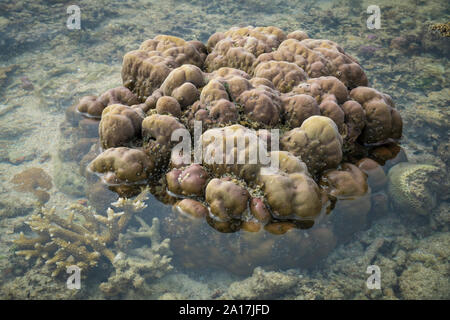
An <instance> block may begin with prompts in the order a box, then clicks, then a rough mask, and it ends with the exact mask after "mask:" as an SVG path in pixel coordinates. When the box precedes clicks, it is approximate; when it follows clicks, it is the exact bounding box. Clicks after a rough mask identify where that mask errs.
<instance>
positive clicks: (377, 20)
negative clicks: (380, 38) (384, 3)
mask: <svg viewBox="0 0 450 320" xmlns="http://www.w3.org/2000/svg"><path fill="white" fill-rule="evenodd" d="M367 13H368V14H370V16H369V17H368V18H367V21H366V24H367V28H368V29H370V30H372V29H380V28H381V10H380V7H379V6H377V5H374V4H372V5H370V6H368V7H367Z"/></svg>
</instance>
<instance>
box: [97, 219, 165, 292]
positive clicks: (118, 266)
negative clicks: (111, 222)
mask: <svg viewBox="0 0 450 320" xmlns="http://www.w3.org/2000/svg"><path fill="white" fill-rule="evenodd" d="M136 220H137V221H138V222H139V223H140V224H141V227H140V228H139V230H138V231H129V232H127V233H126V234H121V237H119V242H120V241H123V240H125V241H126V238H127V237H130V238H147V239H149V240H150V242H151V244H150V246H143V247H140V248H137V249H134V250H131V251H130V253H129V254H128V256H127V257H125V254H124V253H122V252H121V253H119V254H117V256H116V259H115V261H114V263H113V265H114V268H115V271H114V272H113V274H112V275H111V276H110V277H109V278H108V281H107V282H104V283H102V284H101V285H100V290H101V291H102V292H103V294H104V295H105V296H109V297H111V296H117V295H119V294H123V293H128V294H133V293H135V292H146V291H151V290H150V288H149V287H148V285H147V283H146V280H147V279H155V278H161V277H162V276H163V275H165V274H166V273H167V272H169V271H171V270H172V269H173V267H172V265H171V264H170V263H171V261H172V258H171V257H170V256H171V255H172V252H171V251H170V239H164V240H162V241H161V235H160V231H159V229H160V223H159V219H158V218H153V220H152V226H149V225H148V224H147V223H146V222H145V221H144V220H143V219H142V218H140V217H137V216H136ZM122 235H123V237H122Z"/></svg>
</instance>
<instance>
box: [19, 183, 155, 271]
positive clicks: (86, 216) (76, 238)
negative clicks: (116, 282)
mask: <svg viewBox="0 0 450 320" xmlns="http://www.w3.org/2000/svg"><path fill="white" fill-rule="evenodd" d="M146 195H147V189H144V190H143V191H142V192H141V193H140V194H139V195H138V196H137V197H136V198H135V199H125V198H119V200H118V201H116V202H114V203H112V205H113V206H115V207H117V208H120V209H122V210H123V211H121V212H116V211H114V210H113V209H111V208H108V210H107V212H106V214H107V215H106V216H103V215H99V214H97V213H96V212H95V210H94V209H93V208H92V207H84V206H82V205H80V204H73V205H71V206H69V207H68V210H69V215H68V217H67V218H63V217H61V216H60V215H59V214H58V212H57V211H56V209H55V208H51V209H47V208H42V211H41V213H39V214H34V215H32V216H31V218H30V220H29V221H27V222H26V223H27V224H28V225H29V226H30V228H31V230H33V231H34V232H35V233H37V235H38V237H36V238H26V237H25V236H24V235H23V233H21V234H20V237H19V239H17V240H15V241H14V244H15V246H16V249H17V250H16V254H17V255H19V256H24V257H25V259H27V260H28V259H30V258H34V257H35V258H37V264H40V263H42V262H43V261H45V264H47V265H55V270H54V271H53V272H52V276H57V275H58V274H60V272H61V271H64V270H66V268H67V267H68V266H70V265H77V266H78V267H79V268H81V269H82V270H86V269H89V268H91V267H94V266H96V265H97V264H98V261H99V260H100V258H101V257H106V258H107V259H108V260H109V261H110V262H111V263H113V262H114V260H115V257H116V254H115V253H114V251H113V250H114V242H115V241H116V240H117V239H118V237H119V234H120V233H121V232H123V231H124V230H125V228H126V227H127V225H128V223H129V221H130V219H131V218H132V217H133V216H134V214H135V213H136V212H139V211H141V210H143V209H144V208H145V207H146V206H147V205H146V204H145V203H144V201H145V200H146V199H147V197H146ZM79 217H81V218H82V219H79Z"/></svg>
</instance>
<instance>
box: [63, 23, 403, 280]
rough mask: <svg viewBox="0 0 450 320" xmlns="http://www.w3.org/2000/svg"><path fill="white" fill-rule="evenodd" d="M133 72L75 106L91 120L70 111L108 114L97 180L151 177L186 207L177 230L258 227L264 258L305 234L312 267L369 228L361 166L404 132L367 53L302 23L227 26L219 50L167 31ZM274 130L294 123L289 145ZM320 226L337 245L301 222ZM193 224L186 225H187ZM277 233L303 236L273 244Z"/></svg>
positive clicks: (148, 46)
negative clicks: (370, 75)
mask: <svg viewBox="0 0 450 320" xmlns="http://www.w3.org/2000/svg"><path fill="white" fill-rule="evenodd" d="M122 81H123V85H124V87H118V88H114V89H111V90H109V91H107V92H105V93H104V94H103V95H101V96H100V97H95V96H87V97H84V98H81V100H80V101H79V102H78V104H76V105H75V106H72V107H71V108H70V110H73V109H75V110H78V111H79V112H81V113H82V114H83V115H84V116H85V117H87V118H86V119H82V120H78V119H76V118H75V116H74V115H73V112H72V111H68V112H67V113H66V115H67V116H69V118H70V119H73V120H72V123H76V122H77V121H78V123H79V124H78V126H80V123H81V122H83V121H85V120H89V121H93V120H92V118H96V117H98V116H99V115H100V114H101V117H100V118H101V120H100V126H99V140H100V145H101V149H100V152H101V153H100V154H97V153H95V152H94V153H92V158H91V157H90V156H89V157H87V156H86V157H87V158H83V159H82V160H81V162H83V163H86V162H88V161H89V160H92V159H93V158H94V159H93V160H92V161H91V162H90V164H89V165H88V166H87V168H88V170H87V171H86V172H85V175H86V177H87V179H88V181H89V183H92V184H94V183H97V182H96V181H97V180H96V177H95V176H100V178H101V180H102V181H103V183H104V184H106V185H107V186H108V187H109V188H110V189H111V190H114V191H116V192H117V193H118V194H119V195H121V196H125V195H126V196H131V195H134V194H136V193H137V192H138V190H139V189H138V188H139V185H149V186H150V187H151V188H152V192H153V193H154V194H155V195H156V196H157V197H158V199H160V200H162V201H163V202H169V203H171V204H174V203H176V205H175V208H176V210H175V213H174V214H175V216H174V217H172V218H171V219H172V220H170V225H169V226H167V227H166V228H167V229H168V230H171V229H172V228H175V229H176V227H175V226H174V225H173V221H178V220H180V219H181V220H184V219H186V217H183V218H181V217H179V215H180V213H182V214H183V215H188V216H190V217H191V220H194V221H198V220H199V219H200V220H206V222H207V224H208V225H210V226H211V227H213V228H214V229H216V230H218V231H220V232H222V233H233V232H237V231H239V230H244V231H247V232H250V233H254V235H252V236H250V235H249V239H246V240H245V241H244V242H246V241H247V240H248V241H250V242H252V243H253V244H252V246H255V247H258V246H259V247H260V248H261V250H256V249H254V254H255V257H254V259H255V261H259V260H261V261H262V260H263V257H264V256H267V253H263V250H262V248H263V247H264V246H265V245H269V243H270V242H271V241H275V244H276V245H277V246H278V245H280V246H287V248H291V244H292V248H291V249H289V250H293V248H294V244H295V243H296V241H304V243H305V246H304V249H303V251H301V253H300V254H299V255H300V256H303V259H302V264H304V265H312V264H313V262H314V261H318V260H320V259H317V258H321V257H324V256H326V254H327V253H328V252H329V251H330V250H332V248H334V246H335V245H336V239H337V238H345V237H336V236H335V235H334V232H337V233H338V234H340V233H344V229H345V230H346V233H347V234H353V232H354V231H355V230H358V229H360V228H364V227H365V226H366V215H367V213H368V212H369V210H370V200H371V190H370V189H369V188H368V185H367V181H366V180H367V179H366V177H367V174H368V173H364V172H363V171H361V170H360V169H358V167H356V166H355V165H354V164H356V163H357V161H358V160H360V159H362V158H364V157H366V158H367V157H368V158H374V157H373V156H372V153H373V152H372V151H373V150H375V149H377V148H381V147H383V146H384V145H391V144H394V145H395V141H397V140H398V139H400V138H401V135H402V119H401V117H400V115H399V113H398V112H397V110H396V109H395V106H394V103H393V100H392V99H391V97H390V96H388V95H387V94H384V93H381V92H379V91H377V90H375V89H372V88H369V87H366V86H367V85H368V80H367V77H366V75H365V73H364V71H363V69H362V67H361V66H360V65H359V63H358V62H357V60H356V59H355V58H353V57H352V56H350V55H348V54H347V53H345V51H344V50H343V49H342V48H341V47H340V46H339V45H338V44H336V43H335V42H333V41H330V40H316V39H310V38H309V37H308V35H307V34H306V33H305V32H303V31H301V30H297V31H294V32H293V33H290V34H285V33H284V31H282V30H281V29H279V28H277V27H256V28H254V27H250V26H249V27H240V28H238V27H235V28H231V29H230V30H228V31H226V32H217V33H215V34H213V35H212V36H211V37H210V38H209V40H208V42H207V44H206V45H203V44H202V43H201V42H199V41H185V40H183V39H181V38H178V37H174V36H166V35H158V36H156V37H155V38H153V39H150V40H146V41H144V42H143V43H142V44H141V46H140V47H139V49H138V50H135V51H131V52H129V53H127V54H126V55H125V57H124V61H123V65H122ZM199 124H201V132H199V131H198V128H197V127H196V126H198V125H199ZM270 129H277V130H279V131H281V135H280V141H278V133H279V131H274V132H275V133H272V131H270ZM192 133H194V139H192ZM186 134H187V135H189V137H186ZM195 134H201V136H200V137H198V136H197V137H195ZM272 134H274V135H273V136H272ZM184 139H188V140H187V144H185V145H184V147H183V148H182V149H180V148H179V147H180V145H179V144H178V143H179V142H185V141H184ZM195 139H199V140H195ZM279 142H280V143H279ZM197 143H199V144H198V145H199V147H200V149H201V150H200V151H201V155H200V156H201V159H197V158H196V156H197V155H196V152H197V151H198V148H197V150H194V151H193V150H191V149H189V148H188V149H185V147H186V146H187V147H191V146H192V145H194V146H196V145H197ZM278 143H279V145H280V147H281V150H282V151H280V150H278ZM371 144H373V146H372V145H371ZM193 158H195V159H194V160H195V162H196V163H195V164H193V165H192V164H191V163H192V159H193ZM388 159H389V157H385V159H384V161H387V160H388ZM84 161H86V162H84ZM277 161H279V162H278V163H277V164H275V167H274V166H272V164H273V163H272V162H277ZM343 161H344V162H343ZM372 161H374V163H376V161H377V159H376V158H374V159H372ZM347 162H349V163H347ZM277 165H278V167H276V166H277ZM372 167H375V164H372ZM378 169H379V170H383V169H382V168H381V167H379V168H378ZM326 170H334V171H331V172H328V171H326ZM367 170H369V169H367ZM92 173H94V175H92ZM378 174H379V175H381V173H378ZM372 176H373V174H372V172H371V180H370V183H371V184H372V182H373V180H374V178H373V177H372ZM321 181H322V183H320V182H321ZM325 181H327V183H328V184H327V183H325ZM383 188H384V185H381V184H380V185H379V186H376V187H375V188H374V190H376V191H377V192H378V191H380V192H382V191H383ZM384 195H385V194H384ZM184 198H187V199H184ZM183 199H184V200H183ZM180 200H181V201H180ZM385 200H386V201H387V199H385ZM377 201H383V200H381V198H380V197H378V198H377ZM333 209H335V210H333ZM197 210H198V212H197ZM176 212H178V213H176ZM330 212H332V213H331V214H330ZM335 216H337V218H336V217H335ZM192 223H194V226H193V228H197V227H201V225H202V224H201V223H200V222H199V223H197V222H192ZM351 226H352V227H351ZM311 227H312V230H311V232H312V234H311V238H313V239H315V240H316V241H323V243H322V244H321V245H318V247H320V248H321V249H317V250H316V252H313V251H311V244H309V246H308V245H306V244H307V243H310V242H309V241H305V240H299V239H303V238H304V236H302V235H301V232H294V231H293V229H308V228H311ZM179 228H180V229H181V231H173V232H174V233H176V234H179V233H180V232H181V233H182V232H185V230H184V229H185V227H184V226H181V225H180V226H179ZM189 229H190V228H189V227H187V228H186V230H189ZM189 232H191V231H189ZM263 232H268V233H269V234H273V235H280V234H291V236H286V238H289V237H292V239H291V241H287V240H281V239H279V240H274V239H268V241H266V239H264V235H261V234H260V233H263ZM260 237H262V238H261V239H259V240H256V239H258V238H260ZM305 237H306V236H305ZM193 238H195V237H193ZM219 238H220V237H219ZM250 238H252V239H250ZM269 238H271V236H270V237H269ZM263 239H264V240H263ZM294 239H296V240H294ZM174 241H175V242H177V240H174ZM192 241H193V242H195V240H192ZM258 242H261V243H258ZM284 242H286V243H289V245H286V244H284ZM263 243H265V244H263ZM177 247H178V244H177V243H174V248H177ZM239 247H241V245H239ZM239 250H240V249H239ZM286 250H287V251H289V250H288V249H286ZM256 257H258V258H256ZM315 257H316V258H315ZM266 258H267V257H266ZM207 260H208V259H207ZM209 260H212V259H209ZM245 260H246V259H243V261H236V266H232V267H230V268H231V269H237V266H239V265H241V264H245V262H244V261H245ZM294 260H296V259H294ZM186 264H190V262H189V263H186ZM216 264H217V263H216V262H215V263H214V265H216ZM252 265H253V262H252V263H248V262H247V268H245V270H249V266H252ZM242 271H243V270H242ZM243 272H244V271H243Z"/></svg>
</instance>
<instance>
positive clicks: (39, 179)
mask: <svg viewBox="0 0 450 320" xmlns="http://www.w3.org/2000/svg"><path fill="white" fill-rule="evenodd" d="M11 182H12V183H13V184H15V185H16V186H15V187H14V189H15V190H17V191H20V192H31V193H33V195H34V196H35V197H36V198H37V199H38V201H39V202H40V203H41V204H44V203H46V202H47V201H48V200H49V199H50V194H49V193H48V192H47V190H49V189H51V188H52V186H53V184H52V178H51V177H50V176H49V175H48V174H47V173H46V172H45V171H44V170H43V169H41V168H29V169H26V170H24V171H22V172H21V173H18V174H16V175H15V176H14V177H13V178H12V180H11Z"/></svg>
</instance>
